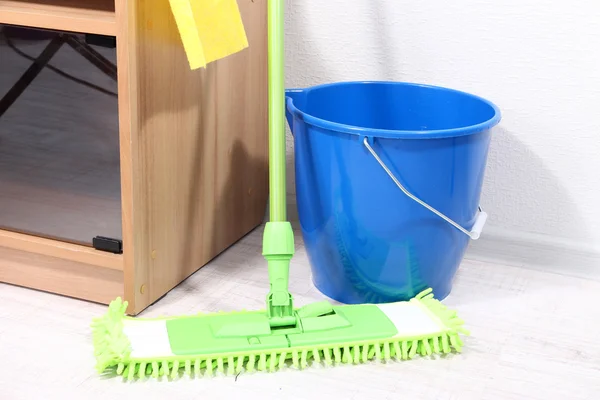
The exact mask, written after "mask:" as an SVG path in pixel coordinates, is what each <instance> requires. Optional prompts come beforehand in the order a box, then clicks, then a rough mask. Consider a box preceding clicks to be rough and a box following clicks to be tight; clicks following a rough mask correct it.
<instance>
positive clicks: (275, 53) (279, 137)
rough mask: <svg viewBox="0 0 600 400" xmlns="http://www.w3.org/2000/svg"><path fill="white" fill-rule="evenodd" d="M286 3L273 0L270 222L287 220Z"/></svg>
mask: <svg viewBox="0 0 600 400" xmlns="http://www.w3.org/2000/svg"><path fill="white" fill-rule="evenodd" d="M284 3H285V0H269V13H268V30H269V32H268V35H269V39H268V49H269V50H268V51H269V55H268V57H269V67H268V70H269V71H268V73H269V192H270V198H269V202H270V220H271V221H273V222H277V221H286V218H287V215H286V176H285V174H286V171H285V170H286V149H285V139H286V138H285V80H284V39H283V38H284V23H283V22H284V18H285V9H284Z"/></svg>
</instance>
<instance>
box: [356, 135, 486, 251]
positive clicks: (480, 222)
mask: <svg viewBox="0 0 600 400" xmlns="http://www.w3.org/2000/svg"><path fill="white" fill-rule="evenodd" d="M372 141H373V139H372V138H371V139H370V140H369V138H367V137H364V138H363V143H364V145H365V147H366V148H367V150H369V153H371V155H372V156H373V158H375V160H377V162H378V163H379V165H381V168H383V169H384V171H385V172H386V173H387V174H388V175H389V177H390V178H392V180H393V181H394V183H395V184H396V186H398V188H400V190H402V192H403V193H404V194H405V195H407V196H408V197H409V198H410V199H412V200H414V201H416V202H417V203H419V204H420V205H422V206H423V207H425V208H426V209H428V210H429V211H431V212H432V213H434V214H436V215H437V216H438V217H440V218H442V219H443V220H445V221H446V222H448V223H449V224H450V225H452V226H454V227H455V228H456V229H458V230H459V231H461V232H462V233H464V234H465V235H467V236H469V237H470V238H471V239H473V240H477V239H479V237H480V236H481V231H482V230H483V226H484V225H485V222H486V221H487V217H488V215H487V213H486V212H485V211H483V210H482V209H481V206H480V207H479V214H478V215H477V220H476V221H475V224H473V228H472V229H471V231H470V232H469V231H468V230H467V229H465V228H463V227H462V226H460V225H459V224H458V223H456V222H455V221H453V220H452V219H450V218H448V217H447V216H445V215H444V214H442V213H441V212H439V211H438V210H436V209H435V208H433V207H431V206H430V205H429V204H427V203H425V202H424V201H423V200H421V199H419V198H418V197H417V196H415V195H413V194H412V193H410V192H409V191H408V190H407V189H406V188H405V187H404V186H402V184H401V183H400V181H399V180H398V179H397V178H396V176H395V175H394V174H393V173H392V171H390V169H389V168H388V167H387V165H385V163H384V162H383V161H382V160H381V158H379V156H378V155H377V153H376V152H375V150H373V147H371V143H372ZM369 142H371V143H369Z"/></svg>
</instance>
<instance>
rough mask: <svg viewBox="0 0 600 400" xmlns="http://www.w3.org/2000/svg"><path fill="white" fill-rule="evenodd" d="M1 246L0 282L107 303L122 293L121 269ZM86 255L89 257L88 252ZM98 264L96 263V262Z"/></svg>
mask: <svg viewBox="0 0 600 400" xmlns="http://www.w3.org/2000/svg"><path fill="white" fill-rule="evenodd" d="M55 254H57V255H58V256H60V258H59V257H52V256H47V255H44V254H41V252H31V251H24V250H16V249H14V248H8V247H1V246H0V282H6V283H10V284H14V285H20V286H26V287H29V288H34V289H38V290H43V291H48V292H52V293H58V294H62V295H65V296H70V297H76V298H80V299H86V300H89V301H94V302H99V303H103V304H108V303H109V302H110V301H111V300H114V299H115V298H116V297H117V296H122V295H123V272H122V271H119V270H116V269H110V268H105V267H104V266H101V267H99V266H96V265H92V264H86V263H82V262H77V261H70V260H69V259H66V258H64V257H62V256H63V255H64V252H60V251H57V252H55ZM88 257H91V256H90V255H88ZM96 263H97V262H96Z"/></svg>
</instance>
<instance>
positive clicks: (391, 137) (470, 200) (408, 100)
mask: <svg viewBox="0 0 600 400" xmlns="http://www.w3.org/2000/svg"><path fill="white" fill-rule="evenodd" d="M286 99H287V101H286V102H287V118H288V123H289V125H290V128H291V130H292V132H293V135H294V150H295V172H296V197H297V205H298V213H299V220H300V225H301V229H302V236H303V239H304V243H305V246H306V251H307V253H308V257H309V260H310V264H311V269H312V278H313V282H314V284H315V286H316V287H317V288H318V289H319V290H320V291H321V292H322V293H323V294H325V295H326V296H328V297H330V298H332V299H334V300H337V301H339V302H342V303H369V302H371V303H382V302H390V301H400V300H408V299H410V298H412V297H413V296H414V295H415V294H417V293H418V292H419V291H421V290H423V289H426V288H428V287H431V288H433V291H434V294H435V296H436V297H437V298H439V299H443V298H445V297H446V296H447V295H448V294H449V293H450V290H451V286H452V281H453V278H454V276H455V273H456V271H457V269H458V267H459V265H460V263H461V261H462V258H463V255H464V252H465V250H466V248H467V246H468V244H469V241H470V240H471V239H473V238H476V237H477V235H475V234H474V235H472V236H469V232H471V230H472V229H473V230H475V227H474V226H475V225H479V227H478V228H477V229H479V230H480V229H481V225H482V223H483V222H484V219H482V218H481V216H482V215H484V214H482V213H480V210H479V200H480V194H481V186H482V182H483V178H484V173H485V167H486V162H487V156H488V149H489V144H490V130H491V128H492V127H494V126H495V125H496V124H498V122H499V121H500V112H499V110H498V108H497V107H496V106H495V105H494V104H492V103H490V102H489V101H487V100H485V99H482V98H480V97H477V96H474V95H471V94H468V93H464V92H460V91H456V90H450V89H446V88H440V87H434V86H427V85H419V84H411V83H401V82H341V83H334V84H327V85H320V86H315V87H311V88H308V89H302V90H301V89H291V90H287V91H286ZM386 168H387V170H386ZM393 177H395V178H396V180H397V183H396V182H395V181H394V179H393ZM400 187H402V188H403V189H404V190H405V191H406V193H405V192H404V191H403V190H401V188H400ZM411 196H412V197H411ZM482 220H483V222H482ZM451 222H453V223H454V225H453V224H452V223H451ZM461 229H462V231H461Z"/></svg>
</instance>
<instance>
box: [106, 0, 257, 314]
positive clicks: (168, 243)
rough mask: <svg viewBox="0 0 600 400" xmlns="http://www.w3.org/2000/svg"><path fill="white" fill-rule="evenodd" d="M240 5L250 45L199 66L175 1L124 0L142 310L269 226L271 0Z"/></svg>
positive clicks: (130, 285)
mask: <svg viewBox="0 0 600 400" xmlns="http://www.w3.org/2000/svg"><path fill="white" fill-rule="evenodd" d="M239 6H240V11H241V13H242V17H243V19H244V24H245V27H246V31H247V34H248V40H249V43H250V48H249V49H246V50H244V51H242V52H240V53H238V54H235V55H232V56H230V57H228V58H226V59H223V60H220V61H217V62H215V63H213V64H211V65H209V66H208V68H207V69H205V70H204V69H203V70H195V71H192V70H190V68H189V64H188V62H187V58H186V56H185V53H184V51H183V47H182V45H181V40H180V38H179V34H178V31H177V28H176V25H175V21H174V19H173V17H172V15H171V13H170V9H169V4H168V2H166V1H160V2H155V1H149V0H146V1H138V2H125V1H119V2H117V21H118V25H119V36H118V39H119V41H120V42H121V44H120V45H119V46H120V47H119V49H118V54H119V55H120V56H121V57H124V58H123V59H120V60H119V65H120V67H121V68H125V71H123V69H122V70H121V72H120V73H119V77H120V80H121V78H123V79H124V80H126V81H124V80H122V81H121V83H120V84H121V86H120V93H121V94H122V93H124V92H123V90H127V91H128V93H129V94H128V95H126V96H128V97H126V98H121V99H120V100H121V102H122V104H121V106H120V113H121V121H124V122H125V123H124V124H122V129H123V131H122V132H121V135H122V141H121V143H122V144H124V143H123V142H124V141H127V143H125V146H124V147H122V152H123V153H122V154H123V159H122V163H123V165H125V162H126V160H125V159H127V160H130V162H131V166H130V171H131V172H127V171H124V172H123V173H122V174H123V175H122V181H123V188H124V192H123V193H124V194H123V196H124V197H123V203H124V204H127V202H129V203H130V205H129V206H124V207H125V208H124V210H123V215H124V218H125V220H126V221H125V222H124V240H125V241H127V242H128V243H126V244H125V251H126V252H131V254H129V255H127V256H126V259H125V277H126V278H125V281H126V298H127V299H128V300H129V301H130V302H131V304H132V306H131V307H130V311H132V312H139V311H141V310H142V309H144V308H145V307H146V306H148V305H149V304H151V303H152V302H153V301H155V300H156V299H158V298H159V297H160V296H162V295H163V294H164V293H165V292H167V291H168V290H170V289H172V288H173V287H174V286H175V285H177V284H178V283H179V282H181V281H182V280H184V279H185V278H186V277H188V276H189V275H190V274H191V273H193V272H194V271H196V270H197V269H198V268H200V267H202V266H203V265H204V264H206V263H207V262H208V261H209V260H211V259H212V258H213V257H215V256H216V255H218V254H219V253H220V252H221V251H223V250H224V249H225V248H227V247H228V246H230V245H231V244H233V243H234V242H235V241H236V240H238V239H239V238H241V237H242V236H243V235H244V234H246V233H247V232H249V231H250V230H251V229H253V228H255V227H256V226H257V225H258V224H260V223H261V222H262V220H263V217H264V212H265V207H266V201H267V190H268V188H267V179H268V167H267V164H268V141H267V140H268V139H267V133H268V127H267V117H268V115H267V88H268V87H267V64H266V61H267V53H266V45H267V42H266V37H267V35H266V17H267V14H266V0H261V1H258V0H255V1H251V0H242V1H240V2H239ZM123 63H128V66H126V67H123ZM122 168H127V167H122ZM126 199H130V200H131V201H130V200H127V201H126ZM126 230H129V232H126ZM132 271H133V272H132Z"/></svg>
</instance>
